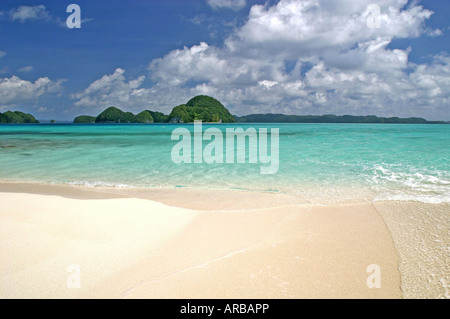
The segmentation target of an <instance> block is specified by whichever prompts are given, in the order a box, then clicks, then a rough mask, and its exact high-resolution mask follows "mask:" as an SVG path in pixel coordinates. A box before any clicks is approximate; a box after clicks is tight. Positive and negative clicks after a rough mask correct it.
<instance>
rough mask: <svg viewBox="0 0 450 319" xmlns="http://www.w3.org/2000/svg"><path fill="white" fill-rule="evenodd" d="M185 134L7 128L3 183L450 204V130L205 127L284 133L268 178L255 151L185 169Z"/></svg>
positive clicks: (163, 129) (0, 164)
mask: <svg viewBox="0 0 450 319" xmlns="http://www.w3.org/2000/svg"><path fill="white" fill-rule="evenodd" d="M177 128H186V129H188V130H189V131H191V132H193V130H194V125H192V124H184V125H179V124H177V125H172V124H142V125H141V124H105V125H103V124H100V125H98V124H97V125H89V124H88V125H80V124H79V125H77V124H33V125H0V180H3V181H20V182H39V183H52V184H70V185H84V186H92V187H116V188H181V187H185V188H207V189H219V190H221V189H240V190H252V191H264V192H275V193H284V194H289V195H292V196H296V197H299V198H300V199H302V200H304V201H305V202H306V203H319V204H328V203H332V204H334V203H338V202H347V201H355V200H356V201H358V200H364V201H377V200H395V201H411V200H412V201H419V202H423V203H449V202H450V125H437V124H436V125H429V124H421V125H415V124H253V123H252V124H242V123H238V124H203V131H204V130H206V129H208V128H217V129H219V130H221V131H222V132H224V135H225V130H226V129H227V128H234V129H236V128H242V129H244V130H247V129H248V128H255V129H256V130H257V131H258V130H259V129H260V128H266V129H267V130H268V131H269V132H270V130H271V129H275V128H278V129H279V167H278V170H277V172H276V173H275V174H261V171H260V167H261V163H249V162H248V156H249V152H248V151H247V152H246V156H247V160H246V162H245V163H233V164H231V163H212V164H208V163H205V162H204V161H203V163H193V162H192V163H180V164H177V163H175V162H174V161H173V160H172V157H171V153H172V150H173V148H174V146H175V145H176V144H177V143H178V141H177V140H172V139H171V135H172V132H173V131H174V130H175V129H177ZM268 139H269V140H270V134H269V137H268ZM208 143H209V141H203V148H204V147H206V146H207V145H208ZM268 143H269V144H270V142H268ZM223 144H224V148H225V144H226V143H225V142H224V143H223ZM246 148H250V145H249V144H248V145H246ZM224 151H225V150H224Z"/></svg>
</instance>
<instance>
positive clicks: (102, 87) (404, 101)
mask: <svg viewBox="0 0 450 319" xmlns="http://www.w3.org/2000/svg"><path fill="white" fill-rule="evenodd" d="M372 2H373V1H372V0H358V1H356V0H354V1H352V0H304V1H293V0H281V1H279V2H278V3H277V4H276V5H273V6H268V5H266V6H261V5H255V6H253V7H252V8H251V10H250V13H249V17H248V20H247V22H246V23H245V24H244V25H243V26H241V27H239V28H236V29H235V31H234V32H233V34H232V35H231V36H230V37H229V38H227V39H226V40H225V41H224V45H223V46H222V47H216V46H211V45H208V44H207V43H205V42H201V43H200V44H198V45H194V46H192V47H184V48H182V49H178V50H174V51H171V52H169V53H168V54H167V55H165V56H164V57H161V58H158V59H154V60H153V61H151V63H150V64H149V68H148V69H149V73H150V77H151V79H152V80H153V81H154V82H155V83H156V84H155V85H154V86H152V87H149V88H145V87H143V79H142V80H139V78H138V79H136V80H133V81H127V80H126V79H125V77H124V76H123V73H124V71H123V70H121V69H118V70H116V72H114V74H112V75H107V76H104V77H103V78H101V79H99V80H97V81H95V82H93V83H92V84H91V85H90V86H89V88H88V89H86V90H85V91H84V92H81V93H79V94H77V95H75V96H74V98H76V99H78V101H76V103H75V104H76V105H80V106H82V105H84V106H92V107H94V106H96V105H102V106H107V105H108V106H109V105H118V106H120V105H124V106H129V107H135V108H137V109H143V106H144V105H145V106H146V107H148V108H152V107H153V108H155V109H157V110H163V111H166V112H167V111H170V109H171V108H172V107H173V106H174V105H178V104H181V103H184V102H186V101H187V100H188V99H189V98H190V97H192V96H194V95H197V94H207V95H212V96H214V97H216V98H218V99H219V100H220V101H222V102H223V103H224V104H225V105H226V106H227V107H229V108H230V110H231V111H232V113H234V114H237V115H244V114H249V113H268V112H272V113H279V112H282V113H288V114H325V113H335V114H376V115H380V116H422V117H426V118H431V119H442V118H443V117H446V118H448V116H449V113H448V109H449V101H450V90H449V89H448V88H449V87H450V85H449V84H450V83H449V81H450V70H449V67H450V58H449V57H448V56H446V55H438V56H436V57H435V58H434V59H433V61H432V62H430V63H426V64H418V65H416V64H413V63H411V62H410V61H409V59H408V55H409V53H410V49H406V50H400V49H392V48H390V47H389V45H390V44H391V43H392V40H393V39H395V38H410V37H417V36H420V35H424V36H426V35H428V34H429V29H427V28H426V26H425V22H426V20H427V19H428V18H429V17H430V16H431V15H432V12H431V11H429V10H426V9H424V8H423V7H421V6H418V5H416V4H414V3H412V4H409V5H408V6H405V5H406V4H407V1H406V0H400V1H399V0H380V1H378V2H377V3H378V4H379V6H380V8H381V27H380V28H379V29H377V28H369V27H368V25H367V23H366V20H367V18H368V15H369V13H368V10H367V6H368V5H369V4H371V3H372Z"/></svg>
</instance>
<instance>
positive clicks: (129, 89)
mask: <svg viewBox="0 0 450 319" xmlns="http://www.w3.org/2000/svg"><path fill="white" fill-rule="evenodd" d="M124 73H125V70H123V69H121V68H117V69H116V70H115V71H114V73H113V74H110V75H105V76H103V77H102V78H100V79H98V80H96V81H94V82H93V83H91V84H90V85H89V87H88V88H87V89H85V90H84V91H82V92H78V93H76V94H73V95H72V98H73V99H77V101H76V102H75V105H76V106H85V107H91V108H92V107H104V106H111V105H133V104H135V103H136V102H137V101H139V102H140V101H142V100H141V98H146V97H148V94H149V90H148V89H142V88H141V86H142V83H143V81H144V80H145V76H140V77H138V78H137V79H134V80H130V81H127V80H126V79H125V76H124Z"/></svg>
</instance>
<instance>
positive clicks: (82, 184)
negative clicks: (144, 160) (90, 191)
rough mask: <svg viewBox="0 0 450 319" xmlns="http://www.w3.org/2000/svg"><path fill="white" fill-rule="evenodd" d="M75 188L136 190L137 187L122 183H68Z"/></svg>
mask: <svg viewBox="0 0 450 319" xmlns="http://www.w3.org/2000/svg"><path fill="white" fill-rule="evenodd" d="M67 184H68V185H73V186H87V187H111V188H135V187H136V186H132V185H128V184H122V183H110V182H102V181H94V182H92V181H73V182H69V183H67Z"/></svg>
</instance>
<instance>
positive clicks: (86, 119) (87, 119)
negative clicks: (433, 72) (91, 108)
mask: <svg viewBox="0 0 450 319" xmlns="http://www.w3.org/2000/svg"><path fill="white" fill-rule="evenodd" d="M73 122H74V123H76V124H92V123H95V116H89V115H80V116H77V117H76V118H75V119H74V120H73Z"/></svg>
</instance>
